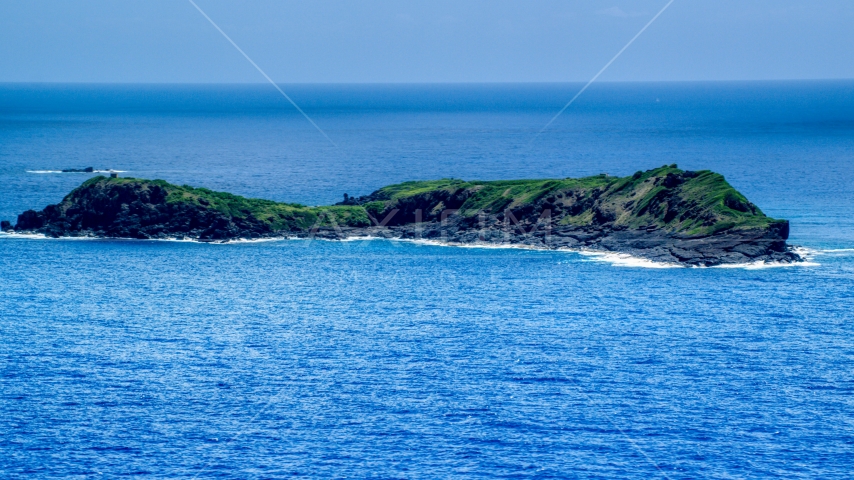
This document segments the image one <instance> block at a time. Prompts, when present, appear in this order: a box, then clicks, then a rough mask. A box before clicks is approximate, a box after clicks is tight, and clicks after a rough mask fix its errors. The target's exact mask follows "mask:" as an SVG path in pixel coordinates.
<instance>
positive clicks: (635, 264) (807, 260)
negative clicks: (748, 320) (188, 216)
mask: <svg viewBox="0 0 854 480" xmlns="http://www.w3.org/2000/svg"><path fill="white" fill-rule="evenodd" d="M4 237H5V238H20V239H30V240H72V241H81V240H96V241H109V242H170V243H195V244H200V245H245V244H256V243H272V242H284V241H300V242H313V241H321V242H332V243H353V242H369V241H386V242H391V243H407V244H412V245H423V246H432V247H449V248H462V249H483V250H535V251H543V252H563V253H571V254H577V255H579V256H580V257H581V258H582V259H585V260H586V261H595V262H602V263H608V264H611V265H612V266H614V267H627V268H651V269H670V268H729V269H745V270H763V269H769V268H780V267H817V266H820V265H821V264H820V263H817V262H814V261H812V260H813V257H814V256H815V255H825V254H834V253H837V252H839V253H842V252H850V253H852V254H854V249H830V250H813V249H809V248H805V247H793V249H792V250H794V251H795V252H796V253H797V254H798V255H801V256H802V257H803V258H804V261H802V262H793V263H792V262H747V263H734V264H725V265H715V266H712V267H704V266H696V265H693V266H690V265H682V264H678V263H669V262H656V261H654V260H650V259H647V258H643V257H637V256H634V255H631V254H628V253H620V252H611V251H603V250H589V249H581V250H579V249H572V248H557V249H550V248H544V247H539V246H536V245H518V244H506V245H501V244H493V243H450V242H442V241H438V240H430V239H411V238H394V237H379V236H353V237H347V238H343V239H335V238H319V237H318V238H310V237H296V236H287V237H267V238H241V239H230V240H224V241H201V240H196V239H192V238H159V239H124V238H103V237H92V236H81V237H49V236H47V235H44V234H40V233H8V232H0V238H4Z"/></svg>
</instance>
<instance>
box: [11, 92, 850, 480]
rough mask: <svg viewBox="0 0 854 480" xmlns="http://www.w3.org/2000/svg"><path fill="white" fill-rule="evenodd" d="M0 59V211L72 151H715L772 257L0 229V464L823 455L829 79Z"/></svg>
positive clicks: (345, 472) (630, 166) (364, 179)
mask: <svg viewBox="0 0 854 480" xmlns="http://www.w3.org/2000/svg"><path fill="white" fill-rule="evenodd" d="M580 87H581V85H579V84H530V85H285V86H283V88H284V90H285V91H286V92H287V93H288V94H289V95H291V97H292V98H293V99H294V100H295V101H296V102H297V103H298V104H299V105H300V106H301V107H302V108H303V109H304V110H305V111H306V113H307V114H308V115H309V116H311V118H312V119H313V120H314V121H315V122H316V123H317V125H318V126H319V127H320V128H321V129H322V130H323V131H324V132H325V133H326V134H327V135H328V136H329V138H330V139H331V140H332V142H334V144H333V143H332V142H330V141H328V140H327V139H326V138H324V136H323V135H321V134H320V133H319V132H318V131H317V130H315V129H314V127H312V125H311V124H310V123H308V122H307V121H306V120H305V119H304V118H303V117H302V116H301V115H300V114H299V113H298V112H295V111H294V109H293V108H292V107H291V106H290V105H289V104H288V103H287V101H286V100H285V99H284V98H282V97H281V96H280V95H279V94H278V93H277V92H276V91H275V90H274V89H273V88H272V87H271V86H269V85H237V86H235V85H88V84H69V85H52V84H51V85H47V84H0V219H2V220H10V221H12V222H13V223H14V220H15V218H16V216H17V215H18V214H19V213H21V212H23V211H24V210H27V209H30V208H35V209H41V208H44V207H45V206H46V205H48V204H50V203H57V202H58V201H60V200H61V199H62V197H63V196H64V195H65V194H67V193H68V192H69V191H70V190H71V189H73V188H74V187H76V186H77V185H79V184H80V183H81V182H83V181H84V180H85V179H87V178H89V177H90V176H91V175H93V174H85V173H51V172H55V171H57V170H61V169H68V168H84V167H90V166H91V167H94V168H96V169H115V170H121V171H122V172H123V173H122V174H121V175H123V176H133V177H141V178H161V179H165V180H168V181H170V182H173V183H177V184H189V185H193V186H204V187H208V188H211V189H214V190H224V191H228V192H232V193H236V194H240V195H245V196H251V197H260V198H269V199H274V200H280V201H288V202H299V203H304V204H309V205H318V204H329V203H333V202H336V201H339V200H340V199H342V198H343V194H344V193H348V194H349V195H364V194H368V193H370V192H372V191H373V190H375V189H377V188H379V187H381V186H384V185H387V184H391V183H396V182H401V181H406V180H428V179H436V178H447V177H454V178H462V179H467V180H492V179H512V178H562V177H579V176H587V175H596V174H599V173H609V174H611V175H630V174H632V173H634V172H635V171H637V170H645V169H649V168H654V167H658V166H661V165H665V164H672V163H676V164H678V165H679V167H680V168H683V169H694V170H699V169H710V170H714V171H716V172H719V173H722V174H723V175H725V177H726V178H727V180H728V181H729V182H730V183H731V184H732V185H733V186H734V187H736V188H737V189H738V190H739V191H741V192H742V193H744V194H745V195H746V196H747V198H748V199H750V200H751V201H752V202H754V203H755V204H757V205H758V206H759V207H760V208H761V209H762V210H763V211H764V212H765V213H766V214H768V215H770V216H772V217H776V218H786V219H789V220H790V221H791V237H790V243H792V244H794V245H797V246H798V248H799V251H802V252H804V254H805V255H806V256H807V258H808V262H806V263H804V264H801V265H797V266H788V267H783V266H772V265H767V266H759V265H750V266H742V267H739V268H658V267H664V266H663V265H656V264H651V263H649V262H643V261H639V260H637V259H632V258H625V257H621V256H615V255H611V256H602V255H590V254H588V253H582V252H557V251H535V250H521V249H510V248H507V249H503V248H457V247H443V246H436V245H428V244H422V243H412V242H397V241H385V240H373V241H347V242H329V241H320V240H315V241H311V240H281V241H264V242H244V243H234V244H198V243H192V242H166V241H131V240H62V239H59V240H53V239H38V238H20V237H17V236H9V235H0V285H2V288H0V359H2V375H1V376H0V476H3V477H6V478H17V477H41V478H54V477H72V478H98V477H104V478H112V477H118V476H139V477H145V478H147V477H153V478H190V479H192V478H211V477H217V478H278V477H285V476H287V477H293V476H296V477H299V476H302V477H309V478H449V477H452V478H497V477H501V478H632V479H635V478H637V479H647V478H665V479H683V478H684V479H688V478H848V477H849V476H850V472H851V471H852V470H854V380H852V372H854V325H853V324H852V320H851V318H852V315H851V313H852V312H854V81H801V82H718V83H613V84H609V83H600V84H594V85H593V86H592V87H591V88H590V89H589V90H588V91H587V92H585V93H584V95H582V96H581V97H579V99H578V100H577V101H576V102H575V103H574V104H573V105H572V106H571V107H570V108H569V109H568V110H567V111H566V112H565V113H564V114H563V115H562V116H561V117H560V118H558V120H557V121H555V122H554V123H553V124H552V125H551V126H550V127H549V128H548V129H547V130H545V131H544V132H542V133H541V134H539V135H538V132H539V131H540V129H541V128H542V127H543V125H545V124H546V123H547V122H548V121H549V119H551V118H552V116H554V114H555V113H556V112H557V111H558V110H560V108H561V107H562V106H563V105H564V104H565V103H566V101H568V100H569V99H570V98H572V96H573V95H574V94H575V92H577V91H578V89H579V88H580Z"/></svg>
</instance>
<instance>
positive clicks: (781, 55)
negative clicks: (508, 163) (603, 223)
mask: <svg viewBox="0 0 854 480" xmlns="http://www.w3.org/2000/svg"><path fill="white" fill-rule="evenodd" d="M197 3H198V4H199V6H201V7H202V8H203V9H204V10H205V11H206V12H207V13H208V14H209V15H210V16H211V17H212V18H213V19H214V20H215V21H216V22H218V23H219V24H220V26H221V27H222V28H223V29H224V30H225V31H226V32H227V33H229V34H230V35H231V36H232V38H233V39H234V40H235V41H236V42H237V43H238V44H239V45H240V46H241V47H242V48H243V49H244V50H245V51H246V52H247V53H248V54H249V55H250V56H251V57H253V58H254V60H255V61H256V62H257V63H258V64H259V65H260V66H261V67H262V68H264V69H265V70H266V71H267V73H269V74H270V76H271V77H272V78H273V79H274V80H275V81H276V82H281V83H300V82H308V83H313V82H562V81H584V80H588V79H589V78H590V77H591V76H592V75H593V74H595V73H596V72H597V71H598V70H599V68H601V67H602V66H603V65H604V64H605V63H606V62H607V61H608V60H609V59H610V58H611V57H612V56H613V55H614V54H615V53H616V52H617V51H618V50H619V49H620V48H621V47H622V46H623V45H624V44H625V43H626V42H627V41H628V40H629V39H630V38H631V37H632V36H633V35H634V34H635V33H637V31H638V30H639V29H640V28H641V27H642V26H643V25H644V24H645V23H646V22H647V21H648V20H649V19H650V18H651V17H652V16H653V15H654V14H655V13H656V12H657V11H658V10H659V9H660V8H661V7H662V6H663V5H664V4H665V3H666V0H655V1H651V0H635V1H620V0H602V1H600V0H590V1H571V0H561V1H558V0H453V1H447V0H429V1H428V0H419V1H404V0H398V1H392V0H359V1H341V0H318V1H313V2H304V1H294V0H280V1H272V0H265V1H240V2H238V1H221V0H197ZM0 13H2V14H0V81H2V82H261V81H263V79H262V78H261V77H260V76H259V74H258V73H257V72H256V71H255V70H254V69H253V68H252V67H251V66H250V65H249V64H248V63H247V62H246V61H245V60H244V59H243V58H242V57H241V56H240V54H239V53H237V51H235V50H234V49H233V47H231V45H229V44H228V43H227V42H226V40H225V39H224V38H222V37H221V36H220V35H219V33H217V32H216V30H214V28H213V27H212V26H211V25H210V24H208V23H207V21H206V20H205V19H204V18H203V17H202V16H201V15H200V14H199V13H198V12H197V11H196V10H195V9H194V8H193V7H192V5H190V4H189V3H188V2H187V1H186V0H145V1H134V2H131V1H121V2H120V1H115V0H79V1H73V2H72V1H58V0H28V1H26V2H24V1H18V0H0ZM852 26H854V1H852V0H802V1H794V0H676V2H675V3H674V4H673V5H672V6H671V7H670V9H669V10H667V11H666V12H665V13H664V14H663V15H662V16H661V17H660V18H659V19H658V20H657V22H656V23H654V24H653V25H652V27H650V29H649V30H647V32H646V33H644V35H643V36H641V38H640V39H638V41H637V42H635V44H634V45H632V46H631V47H630V48H629V49H628V50H627V51H626V52H625V54H623V56H622V57H621V58H620V59H619V60H618V61H617V62H615V63H614V65H613V66H612V67H611V68H610V69H609V70H608V71H607V72H606V73H605V74H604V75H603V76H602V77H601V78H600V80H602V81H638V80H640V81H649V80H751V79H755V80H767V79H813V78H854V48H851V46H852V45H854V27H852Z"/></svg>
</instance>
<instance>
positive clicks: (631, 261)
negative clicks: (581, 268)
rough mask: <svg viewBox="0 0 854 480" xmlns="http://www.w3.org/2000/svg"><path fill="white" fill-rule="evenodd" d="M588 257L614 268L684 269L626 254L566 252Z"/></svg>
mask: <svg viewBox="0 0 854 480" xmlns="http://www.w3.org/2000/svg"><path fill="white" fill-rule="evenodd" d="M567 251H574V252H575V253H579V254H581V255H584V256H585V257H590V259H591V260H594V261H600V262H607V263H610V264H611V265H613V266H615V267H634V268H684V267H683V266H682V265H679V264H677V263H667V262H654V261H652V260H649V259H647V258H641V257H635V256H633V255H629V254H628V253H613V252H600V251H596V250H580V251H579V250H567Z"/></svg>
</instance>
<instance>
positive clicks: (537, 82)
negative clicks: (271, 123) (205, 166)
mask: <svg viewBox="0 0 854 480" xmlns="http://www.w3.org/2000/svg"><path fill="white" fill-rule="evenodd" d="M846 81H854V78H775V79H731V80H603V81H599V82H596V83H597V84H632V83H785V82H846ZM585 82H586V80H568V81H518V82H517V81H512V82H511V81H471V82H469V81H465V82H450V81H449V82H276V84H277V85H389V86H407V85H574V84H583V83H585ZM268 84H269V83H268V82H206V81H200V82H148V81H129V82H125V81H118V82H112V81H5V80H0V85H235V86H263V85H268Z"/></svg>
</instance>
